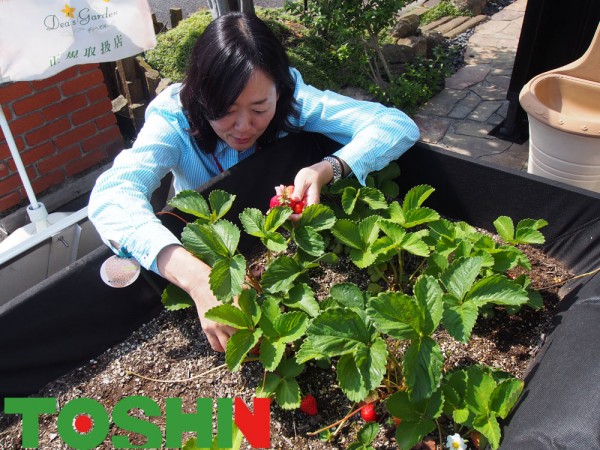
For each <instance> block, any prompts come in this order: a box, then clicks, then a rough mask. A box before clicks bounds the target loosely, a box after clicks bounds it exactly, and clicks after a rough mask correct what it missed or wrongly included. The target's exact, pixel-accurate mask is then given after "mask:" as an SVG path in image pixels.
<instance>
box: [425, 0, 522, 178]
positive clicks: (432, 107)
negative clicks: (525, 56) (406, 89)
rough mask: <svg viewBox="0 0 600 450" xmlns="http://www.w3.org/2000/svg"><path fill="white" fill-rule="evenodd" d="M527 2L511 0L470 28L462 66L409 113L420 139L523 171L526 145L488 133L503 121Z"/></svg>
mask: <svg viewBox="0 0 600 450" xmlns="http://www.w3.org/2000/svg"><path fill="white" fill-rule="evenodd" d="M526 6H527V0H516V1H515V2H514V3H512V4H510V5H508V6H507V7H505V8H504V9H502V10H501V11H499V12H498V13H496V14H494V15H493V16H491V17H490V19H489V20H488V21H486V22H484V23H481V24H480V25H478V26H476V27H475V30H474V32H473V34H472V35H471V37H470V38H469V41H468V44H467V47H466V50H465V55H464V58H465V63H466V65H465V66H463V67H462V68H461V69H459V70H458V71H457V72H456V73H455V74H453V75H452V76H451V77H450V78H448V79H447V80H446V85H445V88H444V90H443V91H442V92H440V93H439V94H438V95H436V96H435V97H433V98H432V99H431V100H430V101H429V102H427V103H426V104H425V105H424V106H423V107H422V108H421V109H420V110H419V111H418V112H417V113H416V115H415V117H414V119H415V122H417V124H418V125H419V128H420V130H421V139H420V140H421V141H422V142H425V143H432V144H437V145H438V146H441V147H444V148H447V149H448V150H450V151H454V152H457V153H461V154H463V155H466V156H471V157H473V158H477V159H481V160H484V161H488V162H491V163H493V164H497V165H501V166H505V167H511V168H513V169H517V170H523V171H526V170H527V158H528V152H529V143H528V142H525V143H523V144H517V143H513V142H510V141H503V140H502V139H500V138H497V137H494V136H491V135H490V132H491V131H492V130H494V129H495V128H496V127H497V126H498V125H499V124H501V123H502V121H503V120H504V119H505V118H506V114H507V111H508V104H509V102H508V100H507V99H506V93H507V90H508V86H509V83H510V77H511V73H512V67H513V63H514V60H515V55H516V51H517V44H518V42H519V35H520V33H521V26H522V24H523V16H524V13H525V7H526Z"/></svg>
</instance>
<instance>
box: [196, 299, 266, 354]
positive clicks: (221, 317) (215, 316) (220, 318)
mask: <svg viewBox="0 0 600 450" xmlns="http://www.w3.org/2000/svg"><path fill="white" fill-rule="evenodd" d="M204 317H206V318H207V319H209V320H212V321H214V322H218V323H222V324H224V325H229V326H230V327H233V328H237V329H239V330H242V329H249V330H253V329H254V325H255V324H254V323H253V320H252V317H250V316H249V315H248V314H246V313H244V311H242V310H241V309H240V308H238V307H237V306H234V305H219V306H215V307H213V308H210V309H209V310H208V311H206V313H205V314H204ZM251 348H252V347H250V348H249V349H248V350H250V349H251Z"/></svg>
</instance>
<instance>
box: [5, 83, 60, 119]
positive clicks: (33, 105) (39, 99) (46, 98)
mask: <svg viewBox="0 0 600 450" xmlns="http://www.w3.org/2000/svg"><path fill="white" fill-rule="evenodd" d="M60 99H61V95H60V91H59V90H58V88H57V87H53V88H50V89H47V90H45V91H41V92H38V93H36V94H33V95H30V96H29V97H27V98H25V99H23V100H19V101H16V102H14V103H13V111H14V112H15V114H17V115H24V114H27V113H29V112H31V111H35V110H38V109H42V108H44V107H45V106H47V105H51V104H52V103H56V102H57V101H59V100H60Z"/></svg>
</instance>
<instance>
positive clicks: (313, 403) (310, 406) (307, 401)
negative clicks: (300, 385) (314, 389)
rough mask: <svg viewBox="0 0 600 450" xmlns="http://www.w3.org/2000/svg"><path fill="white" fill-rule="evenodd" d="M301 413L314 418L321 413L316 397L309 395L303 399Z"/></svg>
mask: <svg viewBox="0 0 600 450" xmlns="http://www.w3.org/2000/svg"><path fill="white" fill-rule="evenodd" d="M300 411H302V412H303V413H305V414H308V415H309V416H314V415H316V414H317V413H318V412H319V410H318V409H317V399H316V398H315V396H314V395H312V394H308V395H305V396H304V397H303V398H302V401H301V402H300Z"/></svg>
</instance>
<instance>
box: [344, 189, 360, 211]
mask: <svg viewBox="0 0 600 450" xmlns="http://www.w3.org/2000/svg"><path fill="white" fill-rule="evenodd" d="M358 197H359V190H358V189H356V188H355V187H353V186H348V187H346V188H345V189H344V190H343V192H342V208H343V209H344V212H345V213H346V214H348V215H351V214H352V213H353V212H354V208H355V207H356V203H357V202H358Z"/></svg>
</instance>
